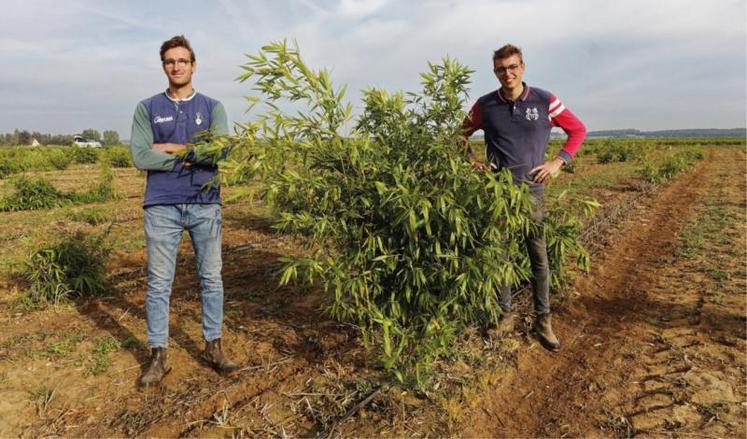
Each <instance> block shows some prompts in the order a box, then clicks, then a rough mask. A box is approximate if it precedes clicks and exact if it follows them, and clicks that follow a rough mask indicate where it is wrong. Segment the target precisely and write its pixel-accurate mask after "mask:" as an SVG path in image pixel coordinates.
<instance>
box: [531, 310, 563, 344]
mask: <svg viewBox="0 0 747 439" xmlns="http://www.w3.org/2000/svg"><path fill="white" fill-rule="evenodd" d="M534 330H535V331H536V332H537V338H539V341H540V343H542V346H544V347H545V349H547V350H550V351H553V352H557V351H558V350H559V349H560V341H558V337H556V336H555V333H554V332H552V323H551V319H550V314H549V313H548V314H540V315H538V316H537V320H536V321H535V322H534Z"/></svg>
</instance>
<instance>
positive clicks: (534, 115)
mask: <svg viewBox="0 0 747 439" xmlns="http://www.w3.org/2000/svg"><path fill="white" fill-rule="evenodd" d="M539 117H540V116H539V111H537V107H532V108H527V113H526V118H527V120H537V119H539Z"/></svg>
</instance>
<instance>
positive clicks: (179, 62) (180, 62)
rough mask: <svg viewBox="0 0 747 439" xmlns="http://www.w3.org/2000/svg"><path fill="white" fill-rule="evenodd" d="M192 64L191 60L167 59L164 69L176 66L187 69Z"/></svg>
mask: <svg viewBox="0 0 747 439" xmlns="http://www.w3.org/2000/svg"><path fill="white" fill-rule="evenodd" d="M190 64H192V61H191V60H188V59H184V58H179V59H167V60H165V61H164V62H163V65H164V67H169V68H172V67H174V66H175V65H177V66H179V67H187V66H188V65H190Z"/></svg>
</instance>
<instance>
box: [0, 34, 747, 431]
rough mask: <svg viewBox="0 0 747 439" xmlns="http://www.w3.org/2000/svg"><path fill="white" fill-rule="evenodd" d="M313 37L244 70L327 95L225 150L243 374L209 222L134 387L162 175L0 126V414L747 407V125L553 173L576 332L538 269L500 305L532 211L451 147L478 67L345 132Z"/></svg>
mask: <svg viewBox="0 0 747 439" xmlns="http://www.w3.org/2000/svg"><path fill="white" fill-rule="evenodd" d="M294 55H295V54H294V53H293V52H292V51H291V52H287V51H284V49H283V48H282V47H278V46H270V48H269V49H268V51H267V53H265V54H262V55H260V56H257V57H253V58H250V61H249V62H248V63H247V65H246V66H245V70H246V71H247V75H248V76H247V78H248V77H249V76H257V77H258V79H259V80H258V89H260V90H263V91H264V92H265V93H266V96H270V97H271V98H268V101H270V103H273V102H274V101H273V99H278V98H281V97H286V98H288V99H290V100H292V101H296V102H301V103H305V104H308V106H309V107H310V111H309V112H308V113H305V115H303V116H297V117H296V116H294V117H290V116H288V115H285V114H281V113H279V110H277V108H279V107H277V106H276V107H271V108H275V110H271V111H270V112H269V113H266V114H265V117H264V118H260V122H258V123H257V125H248V126H246V127H245V128H246V129H245V131H244V132H243V133H242V135H241V136H239V137H238V138H237V139H233V140H232V142H234V143H235V148H234V150H233V152H232V155H231V156H230V157H229V160H228V161H227V162H226V163H225V165H224V168H225V169H226V175H225V178H226V181H228V182H229V183H230V185H229V186H228V187H225V188H224V191H223V197H224V201H225V202H224V207H223V216H224V218H223V234H224V236H223V249H224V269H223V276H224V286H225V322H224V336H223V339H224V348H225V349H226V350H227V351H228V353H229V354H230V356H231V357H232V358H234V359H236V360H238V361H240V362H241V364H242V368H241V370H240V371H239V372H238V373H236V374H234V375H232V376H229V377H224V376H220V375H218V374H216V373H215V372H213V371H212V369H210V368H209V367H208V366H207V365H206V364H204V363H203V362H202V361H201V360H200V358H199V354H200V351H201V349H202V339H201V324H200V298H199V282H198V279H197V278H196V275H195V269H194V255H193V252H192V249H191V246H190V244H189V237H188V235H187V234H185V236H184V238H183V242H182V247H181V249H180V259H179V265H178V268H177V274H176V278H175V282H174V288H173V293H172V298H171V324H170V336H171V339H170V347H169V356H170V359H171V362H172V364H173V367H174V369H173V371H172V372H171V373H170V374H169V375H168V376H167V377H166V378H165V380H164V382H163V383H162V385H161V386H158V387H155V388H149V389H145V390H140V389H138V388H137V378H138V376H139V375H140V374H141V372H142V368H143V367H144V365H145V364H146V362H147V360H148V357H149V350H148V348H147V341H146V337H145V310H144V300H145V297H144V296H145V283H146V273H145V253H144V236H143V231H142V209H141V207H140V206H141V201H142V194H143V189H144V183H145V178H144V174H142V173H140V172H138V171H137V170H135V169H134V168H132V167H130V166H131V163H130V162H129V157H128V151H127V149H126V148H125V147H114V148H107V149H103V150H93V149H71V148H33V149H32V148H20V147H19V148H6V149H1V150H0V178H1V179H0V240H2V242H3V245H2V247H1V248H0V263H1V264H2V265H1V266H0V268H1V271H0V291H2V293H1V295H0V301H2V307H0V319H1V320H0V321H2V323H3V326H4V327H5V328H6V329H5V331H4V332H3V335H2V336H0V392H1V393H2V395H3V398H0V436H17V435H26V436H42V435H43V436H48V435H65V436H97V437H102V436H136V435H137V436H169V437H172V436H174V437H175V436H239V437H256V436H282V437H285V436H303V437H337V436H344V437H348V436H366V437H378V436H408V437H409V436H412V437H421V436H439V437H442V436H466V437H473V436H490V437H499V436H503V437H505V436H530V437H531V436H550V437H559V436H566V435H568V436H600V435H602V436H626V437H627V436H631V435H634V434H645V435H651V436H660V435H670V434H673V435H698V436H739V437H743V436H745V434H747V425H746V424H745V417H746V416H747V405H746V403H747V399H746V398H747V383H746V382H745V376H746V373H747V369H746V368H745V357H744V352H745V348H747V341H746V340H745V332H744V327H745V323H746V322H747V319H746V316H745V311H744V310H745V306H747V298H746V297H745V294H744V293H745V288H746V287H747V272H745V264H744V261H745V257H747V254H746V253H745V252H746V251H747V247H746V246H745V224H746V221H745V220H746V218H745V207H747V204H746V200H745V197H746V194H747V188H746V187H745V164H746V154H745V144H744V139H681V140H668V139H625V140H621V139H594V140H589V141H587V142H586V143H585V144H584V146H583V147H582V150H581V152H580V153H579V155H578V157H577V159H576V160H574V162H573V164H572V166H570V167H568V168H567V169H566V170H565V172H561V173H560V175H558V176H557V177H556V178H554V179H553V180H552V181H551V182H550V183H549V185H548V188H547V196H546V204H547V207H548V211H549V214H548V219H547V226H546V227H547V228H546V231H547V233H548V245H549V249H550V257H551V264H552V270H553V274H554V277H553V297H552V301H553V309H554V324H555V326H556V332H557V333H558V335H559V337H560V338H561V342H562V343H563V346H562V348H561V351H560V352H559V353H555V354H553V353H550V352H548V351H546V350H544V349H542V348H541V347H540V345H539V344H538V343H537V342H536V340H535V339H534V338H533V337H532V335H531V334H530V323H531V315H530V313H531V306H530V302H531V300H530V297H529V294H528V292H527V290H526V288H524V289H519V294H518V296H517V302H518V308H519V313H520V315H521V317H522V318H521V321H520V323H519V325H518V328H517V330H516V331H515V333H514V334H512V335H511V336H508V337H505V338H500V339H499V338H495V337H492V336H490V334H489V333H488V331H486V327H488V326H489V324H490V323H491V321H492V322H494V321H495V320H497V318H498V317H499V315H498V313H499V311H497V310H496V306H495V296H494V295H493V294H494V290H495V287H496V286H497V285H498V284H500V283H502V282H507V281H508V282H514V283H517V284H518V285H519V286H522V285H523V286H526V282H527V276H528V267H527V262H526V260H525V258H524V257H523V256H522V254H523V252H522V251H521V248H520V247H519V246H518V244H517V242H518V238H517V237H520V236H521V233H523V231H525V230H526V229H527V228H528V227H531V224H529V223H528V222H527V217H528V205H527V202H526V201H527V200H526V194H525V193H523V192H522V191H520V190H518V189H516V188H515V187H513V185H512V184H511V183H510V182H507V181H505V176H498V177H496V176H493V175H487V174H480V173H479V172H477V171H475V170H474V169H473V168H472V167H471V166H470V164H469V163H468V162H467V161H466V159H465V158H464V157H463V153H462V152H460V151H459V150H458V148H454V145H455V142H454V138H453V137H452V135H453V131H454V129H455V125H454V124H455V123H458V122H460V119H459V118H457V117H456V116H455V115H457V114H459V112H460V111H461V108H463V106H464V105H463V104H464V103H463V101H462V100H461V98H460V96H461V94H460V90H461V89H462V88H463V87H464V86H465V85H466V77H465V75H468V71H466V70H465V69H462V68H461V66H459V65H458V64H456V63H453V62H451V61H449V60H445V61H444V63H443V64H441V65H432V66H429V68H430V70H429V72H428V73H426V74H425V75H424V76H423V80H424V90H423V92H422V93H421V94H410V95H404V94H392V95H389V94H387V93H386V92H384V91H381V90H369V91H367V92H366V94H365V104H366V110H365V112H364V114H363V116H361V118H359V119H358V120H357V132H359V133H362V134H361V135H360V136H359V137H356V136H350V135H347V134H346V135H345V136H341V135H339V134H337V129H336V128H337V126H338V125H339V124H341V123H343V122H344V121H345V120H346V117H347V116H348V114H347V113H348V112H349V111H350V110H349V108H348V107H346V106H345V105H343V102H342V99H341V96H342V95H341V94H340V93H339V92H338V91H337V90H335V89H334V88H333V87H332V86H331V84H329V83H328V77H327V76H326V74H325V73H324V72H313V71H311V70H309V69H308V68H306V66H305V65H303V63H302V62H301V60H300V58H294ZM274 56H283V57H285V58H284V59H285V61H286V62H289V64H285V65H286V66H290V67H289V68H290V70H289V71H287V72H283V73H282V75H277V69H276V67H277V65H275V64H273V62H274V60H275V58H274ZM294 75H295V76H294ZM284 77H285V78H296V79H295V80H290V79H288V80H287V81H286V80H284V79H283V78H284ZM255 79H256V78H255ZM272 97H274V98H272ZM273 111H277V112H273ZM257 134H261V137H262V138H263V141H262V142H259V141H255V135H257ZM256 137H260V136H259V135H257V136H256ZM371 139H373V140H371ZM218 141H219V142H224V141H227V140H225V139H219V140H218ZM559 146H560V144H559V143H555V142H554V143H553V144H552V145H551V152H550V153H549V154H550V155H552V154H553V153H554V151H555V150H556V149H557V148H559ZM474 148H475V150H476V151H480V149H481V145H480V143H479V142H477V143H476V144H475V145H474ZM250 194H255V195H258V196H256V197H253V196H250ZM468 214H469V215H468ZM589 263H590V264H589Z"/></svg>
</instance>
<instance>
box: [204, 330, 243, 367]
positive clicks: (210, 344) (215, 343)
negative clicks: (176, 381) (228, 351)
mask: <svg viewBox="0 0 747 439" xmlns="http://www.w3.org/2000/svg"><path fill="white" fill-rule="evenodd" d="M202 359H203V360H205V361H206V362H207V363H208V364H209V365H210V367H212V368H213V369H214V370H215V371H216V372H222V373H230V372H235V371H237V370H238V369H239V365H238V364H236V363H234V362H233V361H231V360H229V359H228V357H226V355H225V354H224V353H223V350H222V349H221V343H220V339H219V338H216V339H215V340H211V341H206V342H205V351H204V352H203V353H202Z"/></svg>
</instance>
